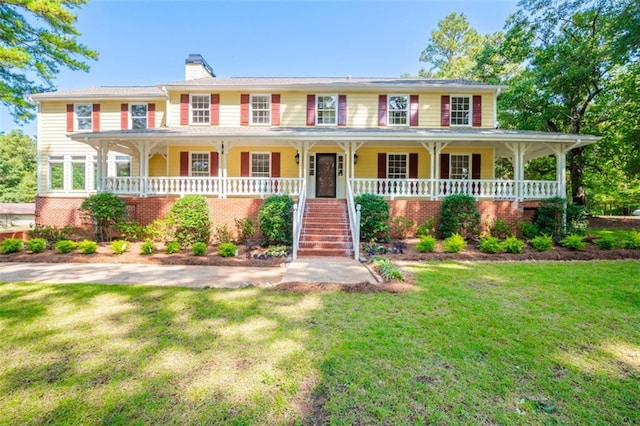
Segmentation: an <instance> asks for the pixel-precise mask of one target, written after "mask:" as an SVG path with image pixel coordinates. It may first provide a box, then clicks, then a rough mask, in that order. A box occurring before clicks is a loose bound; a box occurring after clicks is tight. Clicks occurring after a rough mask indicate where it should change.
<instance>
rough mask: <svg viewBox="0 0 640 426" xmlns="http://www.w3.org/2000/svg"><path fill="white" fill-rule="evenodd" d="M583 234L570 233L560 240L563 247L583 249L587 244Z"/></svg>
mask: <svg viewBox="0 0 640 426" xmlns="http://www.w3.org/2000/svg"><path fill="white" fill-rule="evenodd" d="M583 240H584V238H583V237H582V235H576V234H570V235H568V236H566V237H565V238H564V239H563V240H561V241H560V244H562V246H563V247H566V248H568V249H571V250H582V249H583V248H585V247H586V246H587V243H585V242H584V241H583Z"/></svg>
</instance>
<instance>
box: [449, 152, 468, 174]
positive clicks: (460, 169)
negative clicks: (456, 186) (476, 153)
mask: <svg viewBox="0 0 640 426" xmlns="http://www.w3.org/2000/svg"><path fill="white" fill-rule="evenodd" d="M449 158H450V159H449V178H450V179H469V155H467V154H464V155H459V154H451V156H450V157H449Z"/></svg>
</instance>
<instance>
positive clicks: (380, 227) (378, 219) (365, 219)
mask: <svg viewBox="0 0 640 426" xmlns="http://www.w3.org/2000/svg"><path fill="white" fill-rule="evenodd" d="M354 202H355V204H356V205H358V204H360V207H361V209H360V241H371V240H375V241H387V240H388V233H389V203H387V202H386V201H385V199H384V197H382V196H380V195H376V194H362V195H358V196H357V197H355V198H354Z"/></svg>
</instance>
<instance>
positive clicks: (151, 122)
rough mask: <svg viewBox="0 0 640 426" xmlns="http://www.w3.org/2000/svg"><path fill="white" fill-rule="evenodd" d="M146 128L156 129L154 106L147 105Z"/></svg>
mask: <svg viewBox="0 0 640 426" xmlns="http://www.w3.org/2000/svg"><path fill="white" fill-rule="evenodd" d="M147 127H148V128H149V129H153V128H154V127H156V104H149V105H147Z"/></svg>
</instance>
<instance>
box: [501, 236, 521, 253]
mask: <svg viewBox="0 0 640 426" xmlns="http://www.w3.org/2000/svg"><path fill="white" fill-rule="evenodd" d="M523 247H524V241H522V240H519V239H518V238H517V237H509V238H507V239H506V240H504V241H503V242H501V243H500V248H501V249H502V250H504V251H506V252H507V253H512V254H521V253H522V248H523Z"/></svg>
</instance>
